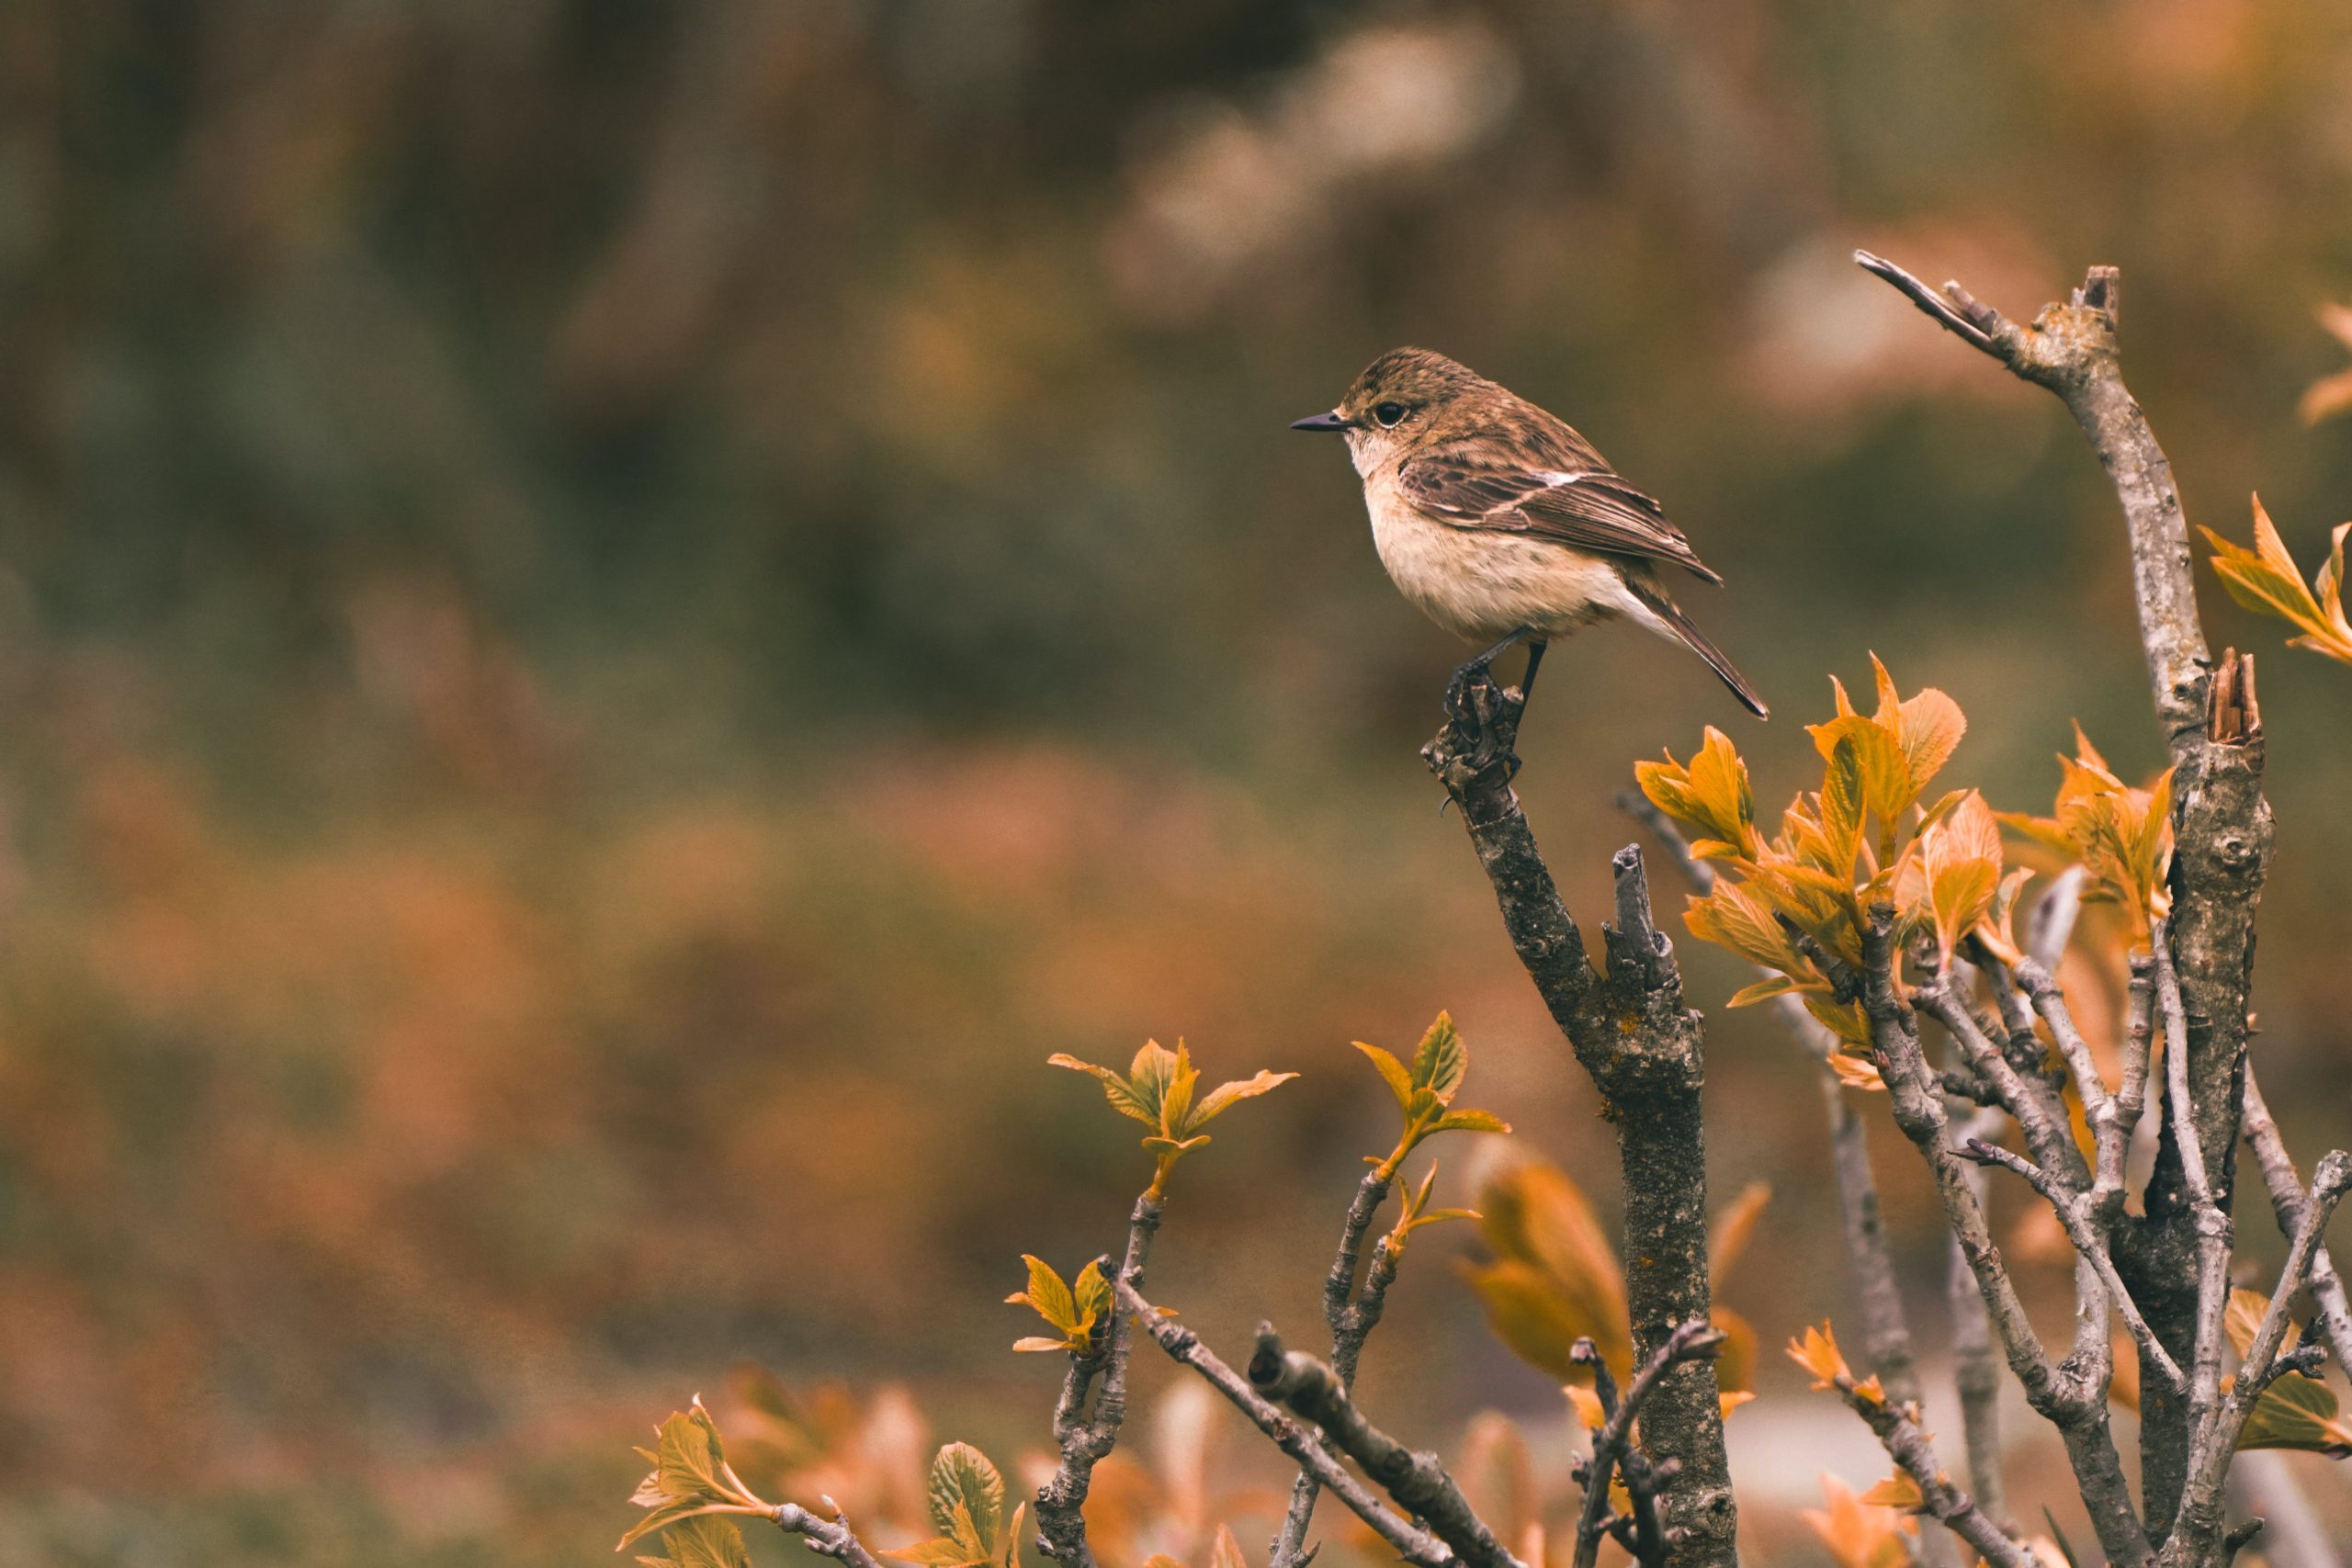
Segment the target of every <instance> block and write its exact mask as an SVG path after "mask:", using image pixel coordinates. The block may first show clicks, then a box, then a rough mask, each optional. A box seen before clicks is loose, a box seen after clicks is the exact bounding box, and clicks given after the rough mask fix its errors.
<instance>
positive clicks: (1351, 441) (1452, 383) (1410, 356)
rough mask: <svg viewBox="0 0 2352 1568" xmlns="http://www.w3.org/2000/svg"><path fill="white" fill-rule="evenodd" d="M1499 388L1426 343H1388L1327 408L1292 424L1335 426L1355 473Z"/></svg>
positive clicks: (1418, 441) (1421, 439) (1444, 426)
mask: <svg viewBox="0 0 2352 1568" xmlns="http://www.w3.org/2000/svg"><path fill="white" fill-rule="evenodd" d="M1500 391H1501V389H1499V388H1498V387H1496V386H1495V385H1494V383H1493V382H1491V381H1488V380H1487V378H1485V377H1483V376H1480V375H1478V374H1477V373H1476V371H1474V370H1472V369H1470V368H1469V367H1467V366H1464V365H1459V364H1456V363H1455V362H1454V361H1453V360H1451V359H1448V358H1447V357H1446V356H1445V355H1442V354H1433V353H1431V352H1430V350H1428V349H1426V348H1393V349H1390V350H1389V351H1388V352H1387V353H1386V354H1384V355H1381V356H1380V357H1379V358H1377V359H1375V360H1374V361H1373V362H1372V363H1371V364H1370V365H1367V366H1365V367H1364V368H1363V375H1361V376H1358V377H1357V378H1355V381H1354V383H1353V384H1352V385H1351V386H1350V387H1349V388H1348V390H1347V395H1346V396H1344V397H1342V398H1341V399H1340V400H1339V402H1338V403H1337V404H1335V405H1333V407H1332V409H1331V411H1330V412H1329V413H1318V414H1314V415H1311V416H1309V417H1308V418H1306V419H1302V420H1296V421H1294V422H1293V423H1292V424H1291V428H1292V429H1293V430H1336V431H1339V432H1340V433H1341V434H1344V435H1345V436H1347V438H1348V452H1349V455H1350V456H1351V457H1353V458H1354V459H1355V465H1356V469H1357V471H1358V472H1360V473H1366V474H1368V473H1370V472H1372V471H1373V469H1374V468H1378V467H1380V466H1381V465H1382V464H1383V463H1385V462H1387V461H1388V460H1389V459H1390V458H1392V457H1396V456H1397V453H1398V452H1400V451H1402V450H1405V449H1408V448H1409V447H1412V446H1419V445H1422V444H1424V443H1426V442H1428V441H1429V440H1430V438H1431V434H1432V433H1433V432H1434V433H1436V434H1439V435H1441V436H1442V435H1443V434H1447V433H1448V432H1449V431H1450V429H1451V428H1452V427H1453V426H1455V425H1458V424H1460V423H1462V421H1463V416H1464V413H1465V412H1468V411H1469V410H1470V409H1471V408H1472V407H1474V406H1475V405H1476V403H1477V402H1478V401H1479V400H1481V399H1482V397H1483V396H1485V395H1487V394H1493V393H1499V392H1500Z"/></svg>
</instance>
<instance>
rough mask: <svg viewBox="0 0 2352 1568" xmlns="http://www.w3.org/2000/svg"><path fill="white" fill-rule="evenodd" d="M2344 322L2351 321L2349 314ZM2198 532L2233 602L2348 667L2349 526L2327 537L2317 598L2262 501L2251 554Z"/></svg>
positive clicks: (2351, 629) (2351, 650)
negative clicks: (2346, 576)
mask: <svg viewBox="0 0 2352 1568" xmlns="http://www.w3.org/2000/svg"><path fill="white" fill-rule="evenodd" d="M2346 320H2347V321H2352V312H2347V313H2346ZM2198 532H2199V533H2201V534H2203V535H2204V536H2205V537H2206V539H2207V540H2208V541H2209V542H2211V545H2212V547H2213V571H2214V574H2215V575H2216V576H2218V577H2220V578H2221V580H2222V587H2224V588H2226V589H2228V590H2229V591H2230V597H2231V598H2233V599H2234V600H2236V601H2237V602H2238V603H2239V604H2243V605H2245V607H2246V608H2247V609H2249V610H2253V611H2256V612H2258V613H2259V614H2262V615H2275V616H2277V617H2278V619H2279V620H2282V621H2285V622H2286V623H2287V624H2288V625H2290V626H2294V627H2295V628H2296V629H2297V630H2299V631H2301V633H2302V634H2303V635H2302V636H2301V637H2290V638H2289V639H2288V643H2287V646H2288V647H2290V648H2308V649H2311V650H2312V652H2314V653H2322V654H2325V655H2326V656H2327V657H2328V658H2330V659H2333V660H2335V661H2336V662H2337V663H2339V664H2352V622H2346V619H2345V618H2344V536H2345V535H2346V533H2352V523H2339V524H2337V525H2336V527H2335V534H2334V535H2333V536H2330V539H2329V549H2328V557H2327V563H2326V564H2325V565H2324V566H2322V567H2321V568H2320V569H2319V576H2318V578H2317V580H2316V581H2317V586H2318V592H2317V593H2316V594H2314V593H2313V592H2312V589H2310V588H2306V587H2305V586H2304V585H2303V574H2302V571H2301V569H2300V568H2298V567H2297V566H2296V565H2295V558H2294V557H2293V556H2290V555H2289V554H2288V553H2287V543H2286V541H2285V540H2283V539H2281V538H2280V537H2279V536H2278V528H2277V527H2276V526H2275V525H2273V524H2272V523H2271V521H2270V513H2267V512H2266V511H2264V510H2263V506H2262V498H2261V497H2260V496H2258V495H2257V496H2256V497H2255V498H2254V548H2252V549H2247V548H2246V547H2245V546H2243V545H2233V544H2232V543H2230V541H2229V540H2227V539H2224V538H2223V537H2222V536H2221V535H2219V534H2216V533H2215V532H2213V530H2212V529H2211V528H2204V527H2200V528H2199V530H2198Z"/></svg>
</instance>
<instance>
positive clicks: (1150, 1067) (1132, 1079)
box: [1046, 1040, 1298, 1198]
mask: <svg viewBox="0 0 2352 1568" xmlns="http://www.w3.org/2000/svg"><path fill="white" fill-rule="evenodd" d="M1046 1061H1048V1062H1050V1063H1051V1064H1052V1065H1053V1066H1057V1067H1068V1068H1069V1069H1071V1070H1072V1071H1073V1072H1080V1073H1091V1074H1092V1075H1093V1076H1094V1077H1096V1078H1097V1079H1099V1080H1100V1081H1101V1082H1102V1085H1103V1099H1105V1100H1109V1101H1110V1103H1111V1109H1112V1110H1114V1111H1117V1112H1118V1113H1119V1114H1120V1115H1122V1116H1125V1117H1129V1118H1132V1119H1133V1120H1135V1121H1137V1122H1142V1123H1143V1124H1144V1125H1145V1126H1146V1127H1148V1128H1150V1129H1151V1131H1150V1132H1149V1133H1148V1134H1147V1135H1146V1136H1145V1138H1144V1140H1143V1146H1144V1147H1145V1148H1147V1149H1148V1150H1150V1151H1151V1153H1152V1156H1153V1158H1154V1160H1155V1162H1156V1163H1155V1166H1154V1169H1153V1172H1152V1178H1151V1188H1150V1195H1151V1196H1152V1197H1153V1198H1161V1197H1165V1196H1166V1195H1167V1190H1168V1175H1169V1172H1170V1171H1171V1170H1173V1169H1174V1168H1175V1167H1176V1162H1177V1161H1178V1160H1180V1159H1182V1158H1183V1157H1184V1156H1186V1155H1188V1154H1190V1153H1192V1152H1193V1150H1194V1149H1197V1148H1200V1147H1201V1146H1203V1145H1205V1144H1206V1143H1207V1142H1208V1141H1209V1139H1208V1134H1205V1133H1204V1132H1202V1131H1201V1129H1202V1128H1203V1127H1205V1126H1206V1125H1208V1123H1209V1122H1213V1121H1215V1120H1216V1118H1217V1117H1218V1116H1220V1115H1222V1114H1224V1112H1225V1111H1227V1108H1229V1107H1230V1106H1232V1105H1233V1104H1235V1103H1236V1102H1237V1101H1239V1100H1251V1099H1255V1098H1256V1097H1257V1096H1259V1095H1261V1094H1264V1093H1265V1092H1266V1091H1268V1090H1269V1089H1274V1088H1276V1087H1277V1086H1279V1085H1282V1084H1285V1083H1288V1082H1289V1081H1290V1080H1291V1079H1293V1078H1295V1077H1298V1075H1297V1074H1296V1073H1273V1072H1261V1073H1259V1074H1258V1075H1257V1076H1256V1077H1249V1078H1238V1079H1236V1080H1234V1081H1233V1082H1231V1083H1223V1084H1219V1085H1218V1086H1217V1087H1216V1088H1215V1089H1211V1090H1210V1091H1209V1092H1208V1093H1207V1094H1205V1095H1201V1096H1199V1097H1198V1099H1197V1100H1196V1099H1195V1098H1194V1091H1195V1090H1196V1089H1197V1088H1198V1087H1199V1083H1200V1076H1201V1075H1200V1072H1199V1070H1198V1069H1197V1068H1195V1067H1194V1066H1193V1057H1192V1053H1191V1052H1190V1051H1188V1050H1186V1049H1185V1047H1184V1043H1183V1042H1182V1040H1179V1041H1178V1042H1176V1049H1175V1050H1173V1051H1170V1050H1169V1049H1168V1048H1167V1047H1166V1046H1164V1045H1162V1044H1160V1043H1159V1041H1157V1040H1147V1041H1145V1042H1144V1045H1143V1049H1142V1050H1140V1051H1137V1052H1136V1056H1135V1060H1134V1062H1132V1063H1131V1064H1129V1066H1128V1068H1127V1071H1126V1072H1125V1074H1124V1075H1123V1074H1121V1073H1119V1072H1118V1071H1117V1070H1116V1069H1114V1068H1111V1067H1105V1066H1098V1065H1097V1064H1095V1063H1093V1062H1081V1061H1080V1060H1079V1059H1078V1058H1077V1057H1075V1056H1071V1055H1065V1054H1063V1053H1061V1052H1058V1051H1057V1052H1056V1053H1055V1054H1054V1055H1051V1056H1048V1057H1046Z"/></svg>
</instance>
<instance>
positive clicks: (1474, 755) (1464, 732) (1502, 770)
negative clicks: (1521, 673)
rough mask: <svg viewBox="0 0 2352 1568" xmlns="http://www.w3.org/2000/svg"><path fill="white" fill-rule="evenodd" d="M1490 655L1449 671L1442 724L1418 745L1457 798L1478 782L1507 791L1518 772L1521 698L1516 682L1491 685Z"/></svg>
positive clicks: (1492, 683) (1450, 792)
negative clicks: (1425, 740)
mask: <svg viewBox="0 0 2352 1568" xmlns="http://www.w3.org/2000/svg"><path fill="white" fill-rule="evenodd" d="M1492 658H1493V656H1492V655H1490V654H1488V655H1481V656H1480V657H1479V658H1476V659H1474V660H1470V662H1469V663H1467V664H1464V666H1463V667H1462V668H1461V669H1459V670H1456V671H1454V672H1453V680H1451V681H1449V682H1447V683H1446V688H1445V728H1443V729H1441V730H1440V731H1438V734H1437V738H1436V739H1433V740H1431V741H1430V743H1429V744H1428V745H1427V746H1425V747H1423V748H1422V749H1421V755H1422V756H1423V757H1424V758H1426V759H1427V760H1428V761H1429V764H1430V768H1431V770H1433V771H1434V772H1435V773H1437V774H1438V776H1439V777H1440V778H1441V779H1442V780H1444V781H1445V785H1446V792H1447V794H1448V795H1451V796H1452V797H1453V798H1455V799H1457V800H1459V799H1461V798H1462V796H1463V793H1464V790H1467V789H1472V788H1475V787H1478V786H1481V785H1484V786H1486V787H1490V788H1503V789H1508V788H1509V787H1510V782H1511V780H1513V779H1515V778H1517V777H1518V776H1519V769H1520V760H1519V753H1518V750H1516V748H1517V745H1518V741H1519V718H1520V714H1521V711H1522V710H1523V709H1524V708H1525V706H1526V698H1525V697H1524V696H1523V695H1521V693H1520V690H1519V688H1517V687H1515V686H1502V685H1498V684H1497V683H1496V682H1495V678H1494V673H1493V671H1491V670H1490V669H1489V668H1488V666H1489V665H1490V664H1491V662H1492Z"/></svg>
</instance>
